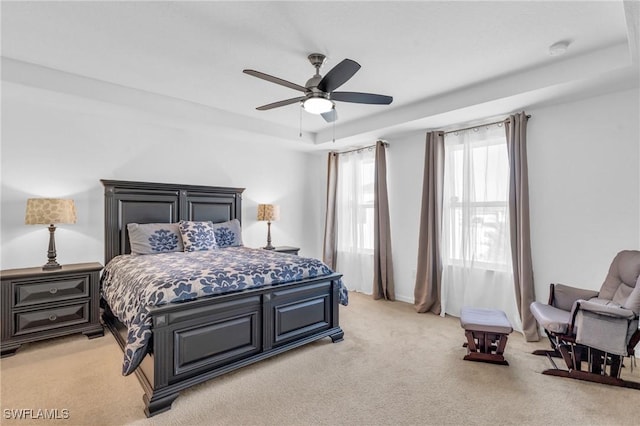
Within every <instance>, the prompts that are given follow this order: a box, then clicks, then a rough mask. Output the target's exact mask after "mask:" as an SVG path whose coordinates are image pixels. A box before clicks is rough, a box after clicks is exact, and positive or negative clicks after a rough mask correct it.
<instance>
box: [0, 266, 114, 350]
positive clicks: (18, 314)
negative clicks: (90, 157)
mask: <svg viewBox="0 0 640 426" xmlns="http://www.w3.org/2000/svg"><path fill="white" fill-rule="evenodd" d="M101 270H102V265H101V264H99V263H78V264H74V265H63V266H62V268H61V269H56V270H49V271H43V270H42V267H37V268H24V269H7V270H4V271H0V277H1V279H2V283H1V285H2V288H1V296H2V300H1V306H2V314H1V319H2V324H1V327H2V330H1V335H0V337H1V339H0V347H1V356H2V357H5V356H10V355H13V354H14V353H15V352H16V351H17V350H18V349H19V348H20V346H21V345H23V344H24V343H28V342H34V341H36V340H43V339H49V338H52V337H59V336H64V335H67V334H72V333H84V334H85V335H86V336H87V337H88V338H90V339H92V338H94V337H100V336H103V335H104V329H103V328H102V325H101V324H100V305H99V301H100V271H101Z"/></svg>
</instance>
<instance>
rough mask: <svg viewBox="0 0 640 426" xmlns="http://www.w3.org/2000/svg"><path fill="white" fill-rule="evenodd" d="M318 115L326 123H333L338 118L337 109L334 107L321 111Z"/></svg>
mask: <svg viewBox="0 0 640 426" xmlns="http://www.w3.org/2000/svg"><path fill="white" fill-rule="evenodd" d="M320 115H321V116H322V118H324V121H326V122H327V123H333V122H334V121H336V120H337V119H338V111H336V109H335V108H333V109H332V110H331V111H327V112H323V113H322V114H320Z"/></svg>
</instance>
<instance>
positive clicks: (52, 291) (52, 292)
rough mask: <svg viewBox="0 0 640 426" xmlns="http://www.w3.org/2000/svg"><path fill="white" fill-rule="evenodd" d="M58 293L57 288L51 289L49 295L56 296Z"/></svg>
mask: <svg viewBox="0 0 640 426" xmlns="http://www.w3.org/2000/svg"><path fill="white" fill-rule="evenodd" d="M57 292H58V289H57V288H56V287H53V288H50V289H49V293H51V294H56V293H57Z"/></svg>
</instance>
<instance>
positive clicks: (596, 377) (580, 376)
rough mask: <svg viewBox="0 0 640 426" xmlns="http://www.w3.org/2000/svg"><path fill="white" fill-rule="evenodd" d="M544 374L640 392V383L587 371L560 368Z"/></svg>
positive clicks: (546, 371) (545, 371)
mask: <svg viewBox="0 0 640 426" xmlns="http://www.w3.org/2000/svg"><path fill="white" fill-rule="evenodd" d="M542 374H546V375H547V376H556V377H567V378H569V379H577V380H585V381H587V382H594V383H602V384H605V385H610V386H620V387H623V388H630V389H637V390H640V383H638V382H632V381H629V380H623V379H618V378H616V377H611V376H605V375H602V374H595V373H589V372H587V371H578V370H570V371H569V370H561V369H559V368H550V369H548V370H544V371H543V372H542Z"/></svg>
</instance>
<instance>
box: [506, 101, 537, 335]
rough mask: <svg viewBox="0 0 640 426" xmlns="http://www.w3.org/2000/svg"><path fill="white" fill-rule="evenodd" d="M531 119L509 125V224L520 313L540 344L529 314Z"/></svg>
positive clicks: (516, 117) (532, 294) (520, 118)
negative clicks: (528, 159)
mask: <svg viewBox="0 0 640 426" xmlns="http://www.w3.org/2000/svg"><path fill="white" fill-rule="evenodd" d="M527 120H528V118H527V115H526V114H525V113H524V111H523V112H521V113H519V114H515V115H511V116H509V118H508V119H507V121H506V123H505V131H506V138H507V150H508V152H509V175H510V176H509V220H510V231H511V257H512V264H513V278H514V285H515V297H516V303H517V306H518V312H519V314H520V319H521V321H522V331H523V334H524V337H525V339H526V340H527V341H528V342H531V341H538V340H539V339H540V336H539V334H538V326H537V324H536V320H535V318H534V317H533V315H532V314H531V311H530V310H529V305H531V303H532V302H533V301H534V300H535V291H534V284H533V262H532V260H531V235H530V229H529V178H528V172H527Z"/></svg>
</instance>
